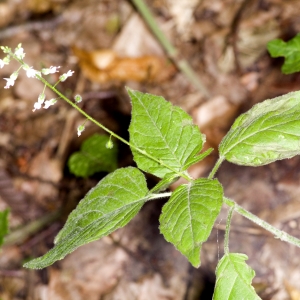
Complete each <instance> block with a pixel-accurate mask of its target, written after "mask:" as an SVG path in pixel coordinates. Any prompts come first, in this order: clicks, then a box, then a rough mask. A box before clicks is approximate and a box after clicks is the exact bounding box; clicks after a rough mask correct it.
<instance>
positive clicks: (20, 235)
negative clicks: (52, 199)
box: [3, 211, 61, 246]
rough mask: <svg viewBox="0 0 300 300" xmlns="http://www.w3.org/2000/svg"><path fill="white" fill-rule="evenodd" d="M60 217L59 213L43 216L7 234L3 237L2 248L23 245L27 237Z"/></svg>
mask: <svg viewBox="0 0 300 300" xmlns="http://www.w3.org/2000/svg"><path fill="white" fill-rule="evenodd" d="M60 215H61V211H56V212H54V213H51V214H48V215H46V216H43V217H42V218H40V219H38V220H35V221H33V222H31V223H29V224H27V225H25V226H22V227H21V228H19V229H16V230H15V231H13V232H11V233H10V234H8V235H7V236H6V237H4V244H3V246H9V245H15V244H21V243H23V242H24V241H25V240H26V239H27V238H28V237H29V236H31V235H33V234H34V233H36V232H38V231H39V230H41V229H42V228H43V227H45V226H47V225H49V224H51V223H52V222H53V221H55V220H57V219H58V218H59V217H60Z"/></svg>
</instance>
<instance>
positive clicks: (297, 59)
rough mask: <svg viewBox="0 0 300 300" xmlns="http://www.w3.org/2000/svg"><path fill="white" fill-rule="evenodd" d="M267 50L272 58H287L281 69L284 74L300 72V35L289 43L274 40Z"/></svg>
mask: <svg viewBox="0 0 300 300" xmlns="http://www.w3.org/2000/svg"><path fill="white" fill-rule="evenodd" d="M267 48H268V51H269V53H270V54H271V56H272V57H280V56H283V57H285V61H284V64H283V66H282V68H281V70H282V72H283V73H284V74H291V73H295V72H299V71H300V50H299V49H300V34H297V35H296V36H295V37H294V38H293V39H291V40H289V41H288V42H284V41H283V40H281V39H275V40H272V41H270V42H269V43H268V45H267Z"/></svg>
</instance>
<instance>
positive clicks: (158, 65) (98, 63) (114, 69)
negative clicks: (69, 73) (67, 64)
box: [73, 47, 175, 83]
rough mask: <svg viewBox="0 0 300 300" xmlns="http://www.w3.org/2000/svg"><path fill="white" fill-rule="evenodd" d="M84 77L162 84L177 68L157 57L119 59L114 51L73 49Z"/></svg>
mask: <svg viewBox="0 0 300 300" xmlns="http://www.w3.org/2000/svg"><path fill="white" fill-rule="evenodd" d="M73 52H74V54H75V55H76V56H77V57H78V59H79V65H80V67H81V69H82V72H83V73H84V75H85V76H86V77H87V78H88V79H90V80H91V81H95V82H99V83H105V82H109V81H114V80H117V81H128V80H133V81H138V82H141V81H150V82H152V81H154V82H161V81H164V80H166V79H168V78H169V77H170V76H171V75H172V74H174V71H175V68H174V66H173V65H171V64H170V63H168V62H167V61H166V60H165V59H163V58H161V57H157V56H151V55H147V56H141V57H119V56H118V55H117V54H116V53H115V52H114V51H112V50H109V49H106V50H95V51H91V52H88V51H84V50H81V49H78V48H75V47H73Z"/></svg>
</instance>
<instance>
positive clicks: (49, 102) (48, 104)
mask: <svg viewBox="0 0 300 300" xmlns="http://www.w3.org/2000/svg"><path fill="white" fill-rule="evenodd" d="M56 102H57V99H54V98H53V99H50V100H47V101H45V103H44V108H45V109H47V108H49V107H50V106H51V105H54V104H55V103H56Z"/></svg>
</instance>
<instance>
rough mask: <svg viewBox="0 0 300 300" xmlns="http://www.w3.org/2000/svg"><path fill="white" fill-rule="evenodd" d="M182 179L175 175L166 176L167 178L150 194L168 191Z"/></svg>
mask: <svg viewBox="0 0 300 300" xmlns="http://www.w3.org/2000/svg"><path fill="white" fill-rule="evenodd" d="M179 178H180V177H178V176H177V175H176V174H174V173H170V174H167V175H165V177H164V178H163V179H162V180H161V181H160V182H159V183H158V184H157V185H156V186H155V187H153V188H152V189H151V191H150V193H159V192H162V191H164V190H166V189H167V188H168V187H169V186H170V185H171V184H172V183H174V182H176V181H177V180H178V179H179Z"/></svg>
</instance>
